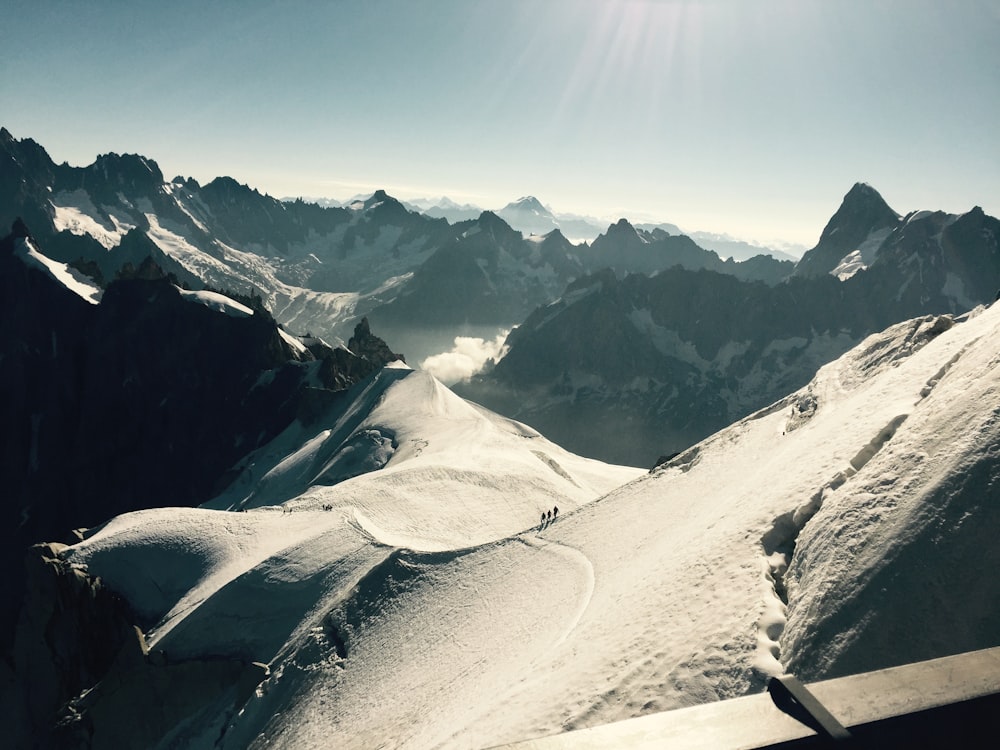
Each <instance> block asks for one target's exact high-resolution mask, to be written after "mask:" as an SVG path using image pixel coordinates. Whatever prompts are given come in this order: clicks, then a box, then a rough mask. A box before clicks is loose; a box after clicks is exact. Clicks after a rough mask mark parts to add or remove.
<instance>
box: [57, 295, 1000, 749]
mask: <svg viewBox="0 0 1000 750" xmlns="http://www.w3.org/2000/svg"><path fill="white" fill-rule="evenodd" d="M947 322H949V321H947V320H945V321H938V322H935V321H934V320H933V319H930V318H928V319H921V320H916V321H910V322H906V323H902V324H899V325H897V326H894V327H892V328H890V329H889V330H888V331H886V332H885V333H883V334H878V335H876V336H873V337H870V338H869V339H867V340H866V341H865V342H863V343H862V344H861V345H860V346H859V347H858V348H856V349H855V350H853V351H852V352H849V353H848V354H847V355H845V356H844V357H842V358H841V359H839V360H837V361H835V362H833V363H831V364H829V365H827V366H826V367H824V368H823V369H822V370H821V371H820V373H819V374H818V376H817V377H816V379H815V380H814V381H813V382H812V383H811V384H810V385H809V386H807V387H806V388H804V389H802V390H801V391H799V392H797V393H796V394H793V395H792V396H790V397H789V398H787V399H785V400H784V401H782V402H779V403H778V404H776V405H774V406H773V407H771V408H769V409H765V410H763V411H762V412H759V413H758V414H755V415H752V416H751V417H748V418H747V419H745V420H743V421H741V422H739V423H737V424H735V425H733V426H732V427H730V428H728V429H727V430H724V431H722V432H720V433H718V434H717V435H715V436H713V437H711V438H709V439H707V440H705V441H704V442H703V443H701V444H699V445H698V446H697V447H696V448H693V449H691V450H689V451H687V452H686V453H684V454H682V455H681V456H679V457H677V458H676V459H674V460H673V461H672V462H671V463H670V464H669V465H667V466H666V467H663V468H661V469H660V470H657V471H656V472H654V473H652V474H645V473H644V472H639V471H637V470H634V469H627V468H622V467H612V466H607V465H604V464H600V463H597V462H594V461H588V460H585V459H581V458H578V457H575V456H572V455H570V454H568V453H566V452H565V451H562V450H561V449H559V448H558V447H556V446H554V445H552V444H551V443H549V442H547V441H546V440H545V439H544V438H542V437H541V436H539V435H538V434H537V433H535V432H534V431H533V430H531V429H530V428H527V427H525V426H523V425H520V424H517V423H514V422H510V421H508V420H505V419H502V418H500V417H497V416H495V415H492V414H490V413H488V412H485V411H484V410H482V409H479V408H477V407H474V406H472V405H470V404H468V403H467V402H464V401H462V400H461V399H458V398H457V397H455V396H454V395H453V394H452V393H451V392H450V391H448V390H447V389H446V388H445V387H443V386H442V385H440V383H438V382H437V381H435V380H434V379H433V378H431V377H430V376H429V375H427V374H426V373H421V372H412V371H409V370H407V369H400V368H397V369H386V370H383V371H382V373H381V374H380V375H379V376H378V378H377V379H376V380H375V381H373V382H370V383H368V384H367V385H366V386H364V387H362V388H359V389H357V391H356V392H355V393H354V401H353V411H350V412H348V413H347V414H346V415H343V416H341V417H340V418H338V419H331V420H330V421H328V422H325V423H320V424H317V425H315V426H313V427H309V428H307V427H305V426H303V425H296V426H293V427H292V428H290V429H289V430H288V431H286V433H285V434H284V435H282V436H280V437H279V438H278V439H277V440H276V441H275V442H274V443H273V444H272V445H271V446H269V447H268V448H266V449H264V450H262V451H259V452H258V453H257V454H256V455H255V456H252V457H251V458H250V459H248V461H247V464H246V465H245V467H244V472H243V475H242V477H241V478H240V479H239V480H238V481H237V483H236V484H235V485H234V486H233V487H232V488H231V489H230V490H229V491H228V492H227V493H226V494H225V495H224V496H222V497H220V498H219V500H218V501H216V502H215V503H213V506H214V507H217V508H220V510H209V509H183V510H182V509H160V510H150V511H144V512H141V513H134V514H129V515H126V516H122V517H119V518H116V519H114V520H112V521H111V522H110V523H108V524H107V525H105V526H104V527H103V528H102V529H100V530H99V531H97V532H96V533H95V534H94V535H93V536H92V537H90V538H89V539H88V540H87V541H85V542H82V543H80V544H78V545H77V546H76V547H74V548H72V549H71V552H70V559H71V560H72V561H73V562H75V563H80V564H88V565H89V567H90V570H91V572H92V573H93V574H96V575H100V576H102V577H103V578H104V580H105V581H106V582H107V583H108V584H109V585H111V586H112V587H115V588H117V589H118V590H119V591H121V592H122V593H123V594H124V595H125V596H126V597H127V598H128V599H129V601H130V602H132V604H133V605H134V606H136V607H137V608H138V610H139V611H140V612H141V614H142V615H143V616H144V617H145V618H147V620H148V622H149V623H155V624H154V625H153V626H152V628H151V631H150V632H149V638H150V641H151V645H152V647H153V648H162V649H165V650H166V651H167V652H168V653H169V654H171V655H172V656H173V657H177V658H180V657H183V656H194V655H215V654H218V655H238V656H241V657H243V658H247V659H254V660H259V661H266V662H269V663H270V665H271V668H272V674H271V677H270V678H268V679H267V680H266V681H265V682H264V683H263V684H262V686H261V688H260V689H259V690H258V694H257V695H256V696H255V697H253V698H251V700H250V701H249V703H248V704H247V706H246V707H245V709H244V710H243V712H242V713H241V714H240V715H238V716H236V717H235V718H234V719H233V721H232V722H231V724H230V725H229V727H228V729H227V730H226V732H225V734H224V736H223V738H222V740H221V742H220V746H222V747H244V746H253V747H288V748H292V747H294V748H301V747H306V748H308V747H383V746H384V747H397V746H399V747H435V746H447V747H462V748H469V747H486V746H491V745H496V744H499V743H503V742H507V741H512V740H518V739H525V738H529V737H533V736H539V735H545V734H552V733H556V732H560V731H564V730H566V729H572V728H579V727H584V726H591V725H595V724H600V723H605V722H610V721H614V720H618V719H623V718H626V717H631V716H636V715H639V714H643V713H649V712H652V711H657V710H663V709H669V708H673V707H678V706H683V705H690V704H694V703H699V702H704V701H710V700H716V699H721V698H728V697H733V696H737V695H742V694H745V693H747V692H752V691H756V690H759V689H761V688H762V686H763V684H764V678H765V677H766V675H767V674H769V673H772V672H774V671H778V670H780V669H782V665H785V666H786V667H787V668H789V669H790V670H791V671H794V672H795V673H796V674H798V675H799V676H800V677H802V678H803V679H807V680H812V679H817V678H821V677H827V676H834V675H838V674H844V673H847V672H851V671H859V670H863V669H870V668H876V667H880V666H886V665H888V664H893V663H900V662H907V661H912V660H916V659H922V658H927V657H931V656H938V655H943V654H946V653H953V652H955V651H960V650H968V649H971V648H979V647H983V646H989V645H997V644H996V643H995V641H996V640H997V634H998V633H1000V602H998V594H997V584H996V581H995V575H994V573H995V571H996V570H997V569H1000V551H998V548H997V545H995V543H994V541H995V537H996V534H997V532H998V530H1000V510H998V506H1000V502H998V495H1000V492H998V485H1000V468H998V461H997V451H998V445H1000V420H998V419H997V413H998V411H1000V376H998V374H997V372H998V370H997V367H996V365H997V361H998V359H1000V343H998V342H1000V330H998V328H1000V308H993V309H989V310H985V311H977V312H976V313H974V314H973V315H972V316H970V318H969V319H968V320H966V321H965V322H961V323H959V324H957V325H955V326H954V327H951V328H948V326H947V325H945V324H943V323H947ZM594 429H600V426H599V425H595V426H594ZM345 477H353V478H349V479H345ZM630 480H633V481H630ZM554 504H558V505H559V508H560V513H559V518H558V520H557V521H555V522H554V523H551V524H550V525H548V526H547V527H546V528H545V529H544V530H541V531H539V529H538V522H539V514H540V512H541V511H542V510H544V509H546V508H549V507H551V506H552V505H554ZM225 507H245V508H247V512H232V511H226V510H221V508H225ZM325 508H327V509H325ZM289 511H290V512H289ZM789 557H790V561H791V563H790V567H789V568H788V570H787V571H786V572H785V573H784V576H783V581H784V585H785V586H787V589H788V606H787V607H786V605H785V603H784V602H783V601H782V600H781V599H780V598H779V597H778V596H777V595H776V593H775V587H774V584H773V577H772V574H773V573H775V572H778V573H780V572H781V571H782V570H783V568H784V564H785V562H787V561H788V560H789ZM779 588H780V587H779ZM779 660H780V661H779ZM217 729H218V728H215V729H214V730H213V732H214V733H213V732H210V731H208V729H206V728H202V729H201V730H199V728H198V727H188V728H187V729H186V730H185V731H186V732H188V735H189V736H188V740H189V746H193V747H199V746H204V747H211V746H213V743H214V742H215V741H216V740H217V739H218V731H217ZM199 731H201V732H202V733H201V734H199Z"/></svg>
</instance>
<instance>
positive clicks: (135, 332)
mask: <svg viewBox="0 0 1000 750" xmlns="http://www.w3.org/2000/svg"><path fill="white" fill-rule="evenodd" d="M244 301H245V302H246V303H247V304H244V303H243V302H241V301H238V300H236V299H233V298H231V297H228V296H226V295H223V294H220V293H218V292H213V291H207V290H201V291H191V290H186V289H182V288H180V287H178V286H177V285H176V279H173V280H171V279H170V278H168V277H166V276H165V275H164V273H163V271H162V270H161V269H159V268H158V267H156V266H155V265H154V264H152V263H151V262H147V263H144V264H143V265H141V266H140V268H139V269H137V270H136V273H135V275H134V277H133V278H129V279H121V280H118V281H115V282H113V283H111V284H109V285H107V287H106V288H102V287H100V286H98V285H96V284H95V283H94V282H93V281H92V279H91V278H90V277H88V276H87V275H85V274H83V273H81V272H80V271H79V270H77V269H76V268H74V267H72V266H70V265H68V264H66V263H62V262H60V261H57V260H54V259H52V258H50V257H48V256H47V255H46V254H45V253H44V251H43V249H42V248H40V246H39V245H38V244H37V243H36V241H35V240H34V239H33V238H32V237H31V236H30V235H29V233H28V231H27V228H26V227H25V226H24V225H23V223H22V224H19V225H18V226H16V227H15V232H14V233H13V234H11V235H9V236H8V237H6V238H4V239H3V240H0V362H3V367H2V368H0V393H2V394H3V398H0V444H2V445H3V446H4V448H3V451H0V476H2V477H3V484H4V488H5V491H4V493H3V502H2V504H0V522H2V525H3V527H4V528H5V529H6V531H5V540H6V543H5V544H4V545H3V546H2V547H0V565H2V566H3V568H4V569H16V568H17V566H18V565H19V564H20V561H21V559H22V557H23V554H24V550H25V549H26V548H27V546H28V545H30V544H32V543H34V542H36V541H38V540H40V539H62V538H65V536H66V535H67V534H68V533H69V532H70V530H71V529H73V528H76V527H79V526H90V525H94V524H97V523H101V522H103V521H104V520H106V519H107V518H109V517H110V516H112V515H116V514H118V513H121V512H123V511H126V510H134V509H137V508H146V507H151V506H157V505H163V504H172V505H178V504H185V505H197V504H199V503H201V502H204V501H205V500H206V499H208V498H210V497H212V496H213V495H214V494H215V493H217V492H218V489H219V488H220V487H222V486H225V485H226V484H227V474H228V472H230V471H231V470H232V467H233V465H234V464H235V463H237V462H238V461H239V460H240V459H241V458H242V457H243V456H245V455H246V454H247V453H248V452H249V451H251V450H253V449H254V448H256V447H257V446H259V445H261V444H263V443H266V442H269V441H270V440H271V439H272V438H273V437H274V436H275V435H277V434H278V433H280V432H281V431H282V430H284V429H285V427H286V426H287V425H288V424H289V423H290V422H292V421H293V420H295V419H304V418H307V416H308V415H309V414H311V413H313V412H314V411H315V410H316V409H317V408H318V406H319V405H321V404H324V403H327V402H329V401H335V400H337V399H338V392H342V391H345V390H346V389H347V388H348V387H349V386H350V385H351V384H353V383H356V382H358V381H360V380H362V379H364V378H365V377H367V376H368V375H370V374H371V373H372V372H373V371H375V370H377V369H379V368H380V367H381V366H382V365H383V364H384V363H385V362H387V361H390V360H393V359H395V358H396V357H395V355H394V354H393V353H392V352H391V351H389V350H388V349H387V347H385V344H384V342H382V341H380V340H379V339H377V338H376V337H374V336H373V335H372V334H371V331H370V329H369V328H368V327H367V324H364V325H359V326H358V327H357V328H356V330H355V335H354V336H353V337H352V338H351V339H350V341H349V342H348V346H347V347H346V348H345V347H339V346H330V345H327V344H325V343H324V342H323V341H321V340H318V339H309V338H299V337H295V336H292V335H290V334H289V333H287V332H286V331H284V330H282V329H281V328H280V327H278V325H277V324H276V323H275V321H274V319H273V318H272V317H271V316H270V315H269V314H268V313H267V312H266V311H265V310H263V309H262V308H261V307H260V306H259V302H260V300H259V298H250V299H246V300H244ZM23 583H24V581H23V579H22V577H21V576H19V575H15V576H14V580H13V582H12V583H11V584H10V585H9V586H8V589H9V592H10V594H11V599H12V604H11V605H10V606H8V607H5V608H4V611H3V612H2V616H0V644H2V648H3V651H4V652H6V651H7V650H8V647H9V644H10V640H11V630H12V622H11V618H12V617H13V616H14V615H15V614H16V611H17V607H18V600H19V599H20V593H21V592H22V591H23Z"/></svg>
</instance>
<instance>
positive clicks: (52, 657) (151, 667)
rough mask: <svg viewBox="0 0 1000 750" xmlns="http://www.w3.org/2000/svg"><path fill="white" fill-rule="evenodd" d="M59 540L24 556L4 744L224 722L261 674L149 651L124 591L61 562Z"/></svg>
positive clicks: (253, 666) (45, 743) (124, 739)
mask: <svg viewBox="0 0 1000 750" xmlns="http://www.w3.org/2000/svg"><path fill="white" fill-rule="evenodd" d="M64 549H65V545H62V544H56V543H48V544H38V545H35V546H34V547H32V548H31V550H30V551H29V553H28V555H27V559H26V565H25V575H26V583H27V591H28V597H27V599H26V601H25V603H24V606H23V607H22V608H21V612H20V620H19V623H18V628H17V635H16V642H15V649H14V651H13V653H12V658H11V660H10V662H9V663H8V662H4V667H3V668H4V670H5V671H6V674H5V675H4V677H5V679H4V681H3V686H2V701H0V705H2V708H0V712H2V713H0V721H3V725H4V727H5V729H6V731H7V737H6V742H7V743H8V746H9V747H14V748H36V749H37V750H48V749H49V748H52V749H53V750H54V749H55V748H59V750H67V749H68V748H80V749H81V750H82V749H83V748H87V749H88V750H97V749H98V748H108V749H109V750H111V749H112V748H115V749H117V748H132V747H135V748H138V747H152V746H153V745H155V744H156V742H158V741H159V740H161V739H162V738H163V737H164V736H165V735H166V734H167V733H168V732H170V731H171V730H173V731H178V730H177V728H178V727H180V729H179V736H178V738H177V740H178V741H181V737H183V735H184V728H183V727H184V725H185V721H187V720H190V719H192V718H196V717H205V716H208V717H212V719H214V720H216V721H222V722H224V721H225V720H226V718H227V717H228V716H230V715H232V713H233V712H235V711H237V710H238V709H239V708H240V707H241V706H242V705H243V704H244V703H246V701H247V700H248V699H249V698H250V696H251V695H252V693H253V691H254V690H255V689H256V687H257V685H258V684H259V683H260V682H261V681H262V680H263V679H264V678H265V677H267V674H268V667H267V665H265V664H260V663H257V662H245V661H242V660H238V659H221V658H220V659H186V660H180V661H177V660H171V659H170V658H169V656H168V655H167V654H165V653H163V652H158V651H152V652H151V651H150V650H149V648H148V647H147V646H146V642H145V638H144V636H143V633H142V631H141V630H140V629H139V627H137V626H136V625H135V621H136V618H135V616H134V615H133V614H132V612H131V611H130V610H129V608H128V606H127V604H126V603H125V602H124V600H122V599H121V598H120V597H119V596H117V595H116V594H115V593H114V592H113V591H111V590H110V589H108V588H107V587H106V586H105V585H104V584H103V583H102V582H101V580H100V579H98V578H92V577H91V576H90V575H88V574H87V572H86V571H85V570H81V569H79V568H77V567H74V566H72V565H70V564H69V563H67V562H65V561H63V560H62V559H61V553H62V551H63V550H64ZM123 717H129V720H127V721H123ZM209 723H214V722H212V721H210V722H209ZM188 739H190V738H188Z"/></svg>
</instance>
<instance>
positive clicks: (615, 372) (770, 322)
mask: <svg viewBox="0 0 1000 750" xmlns="http://www.w3.org/2000/svg"><path fill="white" fill-rule="evenodd" d="M613 229H615V231H616V233H625V230H626V228H625V227H616V228H613ZM609 234H610V232H609ZM670 239H671V240H678V239H680V240H683V239H684V238H670ZM633 242H634V240H633ZM594 247H595V248H598V247H599V243H598V242H595V243H594ZM998 288H1000V222H998V221H997V219H995V218H993V217H990V216H987V215H986V214H984V213H983V211H982V210H981V209H980V208H974V209H972V210H971V211H969V212H968V213H966V214H962V215H949V214H945V213H942V212H928V211H924V212H913V213H911V214H908V215H906V216H900V215H899V214H897V213H896V212H895V211H893V210H892V209H890V208H889V207H888V205H886V204H885V202H884V201H883V199H882V197H881V196H880V195H879V194H878V193H877V192H876V191H875V190H874V189H873V188H871V187H870V186H868V185H863V184H858V185H855V186H854V188H852V189H851V191H850V192H849V193H848V194H847V195H846V196H845V198H844V202H843V205H842V206H841V208H840V210H838V211H837V213H836V214H835V215H834V217H833V218H832V219H831V220H830V222H829V223H828V225H827V226H826V228H825V229H824V231H823V234H822V236H821V239H820V242H819V243H818V244H817V246H816V247H815V248H814V249H812V250H811V251H810V252H809V253H807V254H806V255H805V256H804V257H803V259H802V261H801V262H800V263H799V265H798V266H797V267H796V269H795V273H794V274H793V275H792V276H791V277H789V278H788V279H786V280H785V281H782V282H781V283H778V284H771V285H767V284H763V283H760V282H757V281H750V280H741V279H740V278H737V277H736V276H734V275H732V274H722V273H718V272H717V271H716V270H707V269H706V270H699V271H692V270H687V269H684V268H677V267H675V268H670V269H667V270H663V271H660V272H659V273H657V274H655V275H639V274H632V275H626V276H625V277H624V278H621V277H620V275H616V274H614V273H612V272H610V271H603V272H600V273H597V274H593V275H590V276H587V277H584V278H581V279H579V280H577V281H575V282H574V283H573V284H571V285H570V286H569V287H568V288H567V289H566V291H565V293H564V294H563V297H562V298H561V299H560V300H558V301H556V302H554V303H552V304H549V305H546V306H543V307H540V308H538V309H536V310H535V312H534V313H532V314H531V315H530V316H529V317H528V318H527V320H525V322H524V323H523V324H522V325H521V326H519V327H518V328H517V329H515V330H514V331H513V332H512V333H511V334H510V336H509V337H508V341H507V343H508V345H509V347H510V349H509V352H508V353H507V354H506V356H505V357H504V358H503V359H501V360H500V361H499V362H498V363H496V364H495V366H493V367H492V369H491V370H490V371H488V372H485V373H483V374H482V375H480V376H478V377H476V378H474V379H473V380H472V381H471V382H470V383H468V384H462V385H460V386H458V387H456V390H457V391H458V392H460V393H461V394H462V395H464V396H466V397H467V398H470V399H472V400H474V401H477V402H479V403H482V404H484V405H485V406H487V407H489V408H491V409H494V410H496V411H499V412H501V413H504V414H508V415H510V416H512V417H514V418H516V419H520V420H522V421H525V422H527V423H529V424H531V425H532V426H534V427H536V428H537V429H539V430H541V431H542V432H543V433H544V434H546V435H548V436H549V437H551V438H552V439H554V440H556V441H557V442H560V443H561V444H562V445H564V446H566V447H567V448H569V449H570V450H573V451H575V452H577V453H581V454H583V455H589V456H594V457H597V458H601V459H603V460H606V461H613V462H617V463H625V464H632V465H639V466H643V465H651V464H652V463H653V462H655V461H656V460H657V458H658V457H659V456H664V455H670V454H672V453H675V452H677V451H681V450H683V449H684V448H686V447H687V446H689V445H691V444H693V443H695V442H697V441H699V440H701V439H702V438H704V437H706V436H708V435H709V434H711V433H712V432H715V431H716V430H718V429H721V428H722V427H725V426H726V425H728V424H730V423H732V422H734V421H736V420H737V419H739V418H741V417H743V416H745V415H747V414H749V413H751V412H753V411H755V410H757V409H760V408H763V407H765V406H767V405H768V404H770V403H772V402H773V401H775V400H777V399H778V398H781V397H782V396H784V395H785V394H787V393H788V392H790V391H792V390H795V389H797V388H799V387H801V386H802V385H804V384H805V383H806V382H808V380H809V379H810V378H811V377H812V376H813V375H814V374H815V372H816V370H817V369H818V368H819V367H820V366H822V365H823V364H825V363H826V362H828V361H830V360H832V359H834V358H835V357H837V356H839V355H840V354H842V353H843V352H845V351H847V350H848V349H849V348H851V347H852V346H854V345H855V344H857V343H858V342H859V341H860V340H861V339H863V338H864V337H865V336H867V335H869V334H871V333H874V332H876V331H881V330H882V329H884V328H886V327H887V326H888V325H890V324H892V323H895V322H899V321H902V320H906V319H908V318H913V317H917V316H922V315H928V314H942V313H944V314H959V313H962V312H965V311H967V310H969V309H971V308H973V307H975V306H976V305H979V304H985V303H989V302H992V301H993V300H994V298H995V296H996V294H997V289H998Z"/></svg>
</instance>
